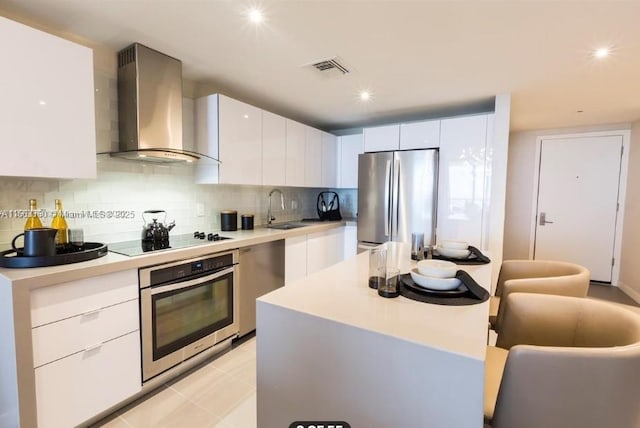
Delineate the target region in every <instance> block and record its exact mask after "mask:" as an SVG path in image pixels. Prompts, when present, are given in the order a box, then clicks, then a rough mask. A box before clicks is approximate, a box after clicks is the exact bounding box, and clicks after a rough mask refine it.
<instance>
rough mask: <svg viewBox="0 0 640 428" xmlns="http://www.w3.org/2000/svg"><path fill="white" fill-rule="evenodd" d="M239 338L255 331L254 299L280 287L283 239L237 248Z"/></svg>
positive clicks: (282, 281) (282, 271)
mask: <svg viewBox="0 0 640 428" xmlns="http://www.w3.org/2000/svg"><path fill="white" fill-rule="evenodd" d="M239 261H240V263H239V265H238V300H239V303H240V307H239V308H238V316H239V322H240V325H239V328H240V333H239V334H240V336H244V335H245V334H247V333H250V332H251V331H253V330H255V329H256V299H257V298H258V297H260V296H262V295H263V294H267V293H268V292H270V291H273V290H275V289H277V288H280V287H282V286H283V285H284V240H283V239H282V240H279V241H273V242H267V243H264V244H259V245H253V246H251V247H245V248H240V257H239Z"/></svg>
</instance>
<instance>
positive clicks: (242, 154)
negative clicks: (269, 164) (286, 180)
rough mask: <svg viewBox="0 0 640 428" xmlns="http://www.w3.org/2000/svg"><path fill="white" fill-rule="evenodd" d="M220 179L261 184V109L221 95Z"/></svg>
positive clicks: (229, 181) (230, 182)
mask: <svg viewBox="0 0 640 428" xmlns="http://www.w3.org/2000/svg"><path fill="white" fill-rule="evenodd" d="M218 108H219V112H218V115H219V130H218V133H219V137H218V138H219V139H220V147H219V153H220V161H221V162H222V163H221V164H220V183H229V184H262V111H261V110H260V109H259V108H257V107H254V106H252V105H249V104H246V103H243V102H241V101H238V100H234V99H232V98H229V97H226V96H224V95H220V97H219V106H218Z"/></svg>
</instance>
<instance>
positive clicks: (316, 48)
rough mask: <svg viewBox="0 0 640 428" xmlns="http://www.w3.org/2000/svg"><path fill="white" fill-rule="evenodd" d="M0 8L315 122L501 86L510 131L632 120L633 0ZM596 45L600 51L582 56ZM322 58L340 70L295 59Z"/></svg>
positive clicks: (442, 102)
mask: <svg viewBox="0 0 640 428" xmlns="http://www.w3.org/2000/svg"><path fill="white" fill-rule="evenodd" d="M251 4H259V5H260V6H261V7H262V9H263V10H264V12H265V15H266V21H265V22H264V23H263V24H262V25H260V26H258V27H256V26H254V25H252V24H250V23H249V22H248V20H247V19H246V10H247V8H248V7H249V6H250V5H251ZM0 8H3V9H4V10H5V11H8V12H12V13H20V14H21V15H23V16H27V17H29V18H30V19H33V20H34V21H36V22H40V23H42V24H43V25H49V26H51V27H53V28H56V29H58V30H59V31H63V32H66V33H71V34H76V35H78V36H80V37H83V38H86V39H89V40H92V41H95V42H97V43H98V44H103V45H106V46H109V47H111V48H112V49H114V50H119V49H121V48H123V47H125V46H127V45H128V44H130V43H131V42H140V43H142V44H144V45H147V46H149V47H152V48H154V49H156V50H159V51H161V52H164V53H166V54H168V55H171V56H173V57H175V58H178V59H180V60H182V63H183V75H184V78H185V79H188V80H192V81H195V82H200V83H207V84H210V85H212V87H215V88H216V89H217V90H219V91H220V92H222V93H226V94H228V95H230V96H234V97H236V98H239V99H242V100H245V101H248V102H251V103H253V104H255V105H257V106H259V107H263V108H266V109H269V110H272V111H274V112H276V113H280V114H283V115H286V116H289V117H293V118H295V119H298V120H300V121H303V122H305V123H308V124H311V125H315V126H318V127H321V128H324V129H329V130H336V129H343V128H350V127H357V126H362V125H365V124H375V123H384V122H389V121H393V120H398V119H415V118H419V117H421V116H427V115H428V113H429V112H433V111H434V110H443V109H446V108H449V109H451V108H453V109H457V108H459V106H463V105H471V106H472V107H475V108H482V107H483V106H486V104H487V100H490V99H491V98H492V97H493V96H494V95H495V94H500V93H511V94H512V115H511V129H512V130H525V129H541V128H554V127H566V126H582V125H596V124H609V123H621V122H632V121H635V120H638V119H640V1H636V0H633V1H614V0H600V1H577V0H576V1H572V0H563V1H542V0H538V1H519V0H511V1H485V0H468V1H417V0H416V1H402V0H397V1H392V0H389V1H373V0H370V1H366V0H324V1H323V0H306V1H305V0H262V1H257V2H256V1H243V0H226V1H223V0H0ZM0 13H1V12H0ZM605 45H609V46H613V49H614V52H613V55H612V56H611V57H610V58H608V59H606V60H596V59H594V58H592V57H591V50H592V49H594V48H597V47H600V46H605ZM334 56H337V57H339V58H340V59H341V61H342V62H343V64H344V65H346V67H347V68H348V69H349V70H351V72H350V73H349V74H347V75H342V76H339V75H337V74H336V75H332V76H331V77H327V76H326V75H323V74H320V73H319V72H317V71H315V70H313V69H311V68H309V67H304V65H305V64H309V63H311V62H315V61H317V60H320V59H325V58H328V57H334ZM364 88H367V89H369V90H370V91H371V92H372V93H373V97H374V98H373V100H371V101H370V102H369V103H367V104H364V103H362V102H360V101H359V100H358V97H357V94H358V91H359V90H361V89H364ZM578 110H582V111H583V112H582V113H578V112H577V111H578Z"/></svg>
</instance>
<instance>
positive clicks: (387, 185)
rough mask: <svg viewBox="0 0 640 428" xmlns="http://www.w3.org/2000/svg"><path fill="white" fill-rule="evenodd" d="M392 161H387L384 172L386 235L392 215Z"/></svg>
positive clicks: (386, 234) (385, 234) (387, 234)
mask: <svg viewBox="0 0 640 428" xmlns="http://www.w3.org/2000/svg"><path fill="white" fill-rule="evenodd" d="M390 190H391V161H390V160H388V161H387V165H386V168H385V173H384V201H385V202H384V204H385V205H384V236H389V232H390V231H389V223H390V218H389V217H390V216H389V211H390V210H391V207H390V205H391V192H390Z"/></svg>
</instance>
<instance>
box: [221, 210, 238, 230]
mask: <svg viewBox="0 0 640 428" xmlns="http://www.w3.org/2000/svg"><path fill="white" fill-rule="evenodd" d="M220 225H221V227H220V229H221V230H222V231H224V232H229V231H235V230H238V211H233V210H226V211H222V212H220Z"/></svg>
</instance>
